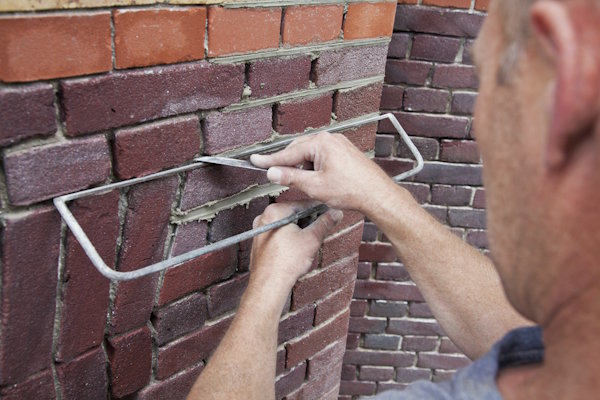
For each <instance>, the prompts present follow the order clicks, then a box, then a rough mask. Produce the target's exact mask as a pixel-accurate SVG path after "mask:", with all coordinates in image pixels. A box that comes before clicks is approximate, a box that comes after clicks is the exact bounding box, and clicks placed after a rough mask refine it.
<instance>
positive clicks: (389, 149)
mask: <svg viewBox="0 0 600 400" xmlns="http://www.w3.org/2000/svg"><path fill="white" fill-rule="evenodd" d="M394 141H395V140H394V137H393V136H391V135H377V137H376V138H375V157H390V156H391V155H392V153H393V151H394Z"/></svg>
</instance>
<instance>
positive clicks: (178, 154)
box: [113, 116, 200, 179]
mask: <svg viewBox="0 0 600 400" xmlns="http://www.w3.org/2000/svg"><path fill="white" fill-rule="evenodd" d="M113 148H114V157H115V173H116V175H117V176H118V177H119V178H121V179H129V178H133V177H136V176H141V175H148V174H151V173H153V172H158V171H160V170H162V169H166V168H169V167H174V166H176V165H179V164H182V163H184V162H186V161H190V160H191V159H193V158H194V156H195V155H198V154H199V153H200V123H199V120H198V117H196V116H189V117H179V118H174V119H171V120H166V121H160V122H154V123H151V124H147V125H142V126H137V127H135V128H126V129H120V130H117V131H116V132H115V140H114V146H113Z"/></svg>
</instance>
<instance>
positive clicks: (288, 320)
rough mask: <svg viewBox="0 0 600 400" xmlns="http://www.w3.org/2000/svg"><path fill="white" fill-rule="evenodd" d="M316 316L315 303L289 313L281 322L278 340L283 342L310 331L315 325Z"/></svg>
mask: <svg viewBox="0 0 600 400" xmlns="http://www.w3.org/2000/svg"><path fill="white" fill-rule="evenodd" d="M314 318H315V306H314V305H313V304H310V305H308V306H306V307H304V308H302V309H301V310H298V311H296V312H294V313H292V314H289V315H288V316H286V317H285V318H284V319H282V320H281V322H279V331H278V335H277V342H278V343H279V344H281V343H284V342H287V341H289V340H290V339H293V338H295V337H297V336H300V335H302V334H304V333H305V332H308V331H309V330H310V329H311V328H312V326H313V320H314Z"/></svg>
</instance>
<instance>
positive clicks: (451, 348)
mask: <svg viewBox="0 0 600 400" xmlns="http://www.w3.org/2000/svg"><path fill="white" fill-rule="evenodd" d="M438 351H439V352H440V353H457V354H460V353H461V351H460V349H459V348H458V347H456V345H455V344H454V343H452V340H450V339H448V338H442V341H441V342H440V348H439V350H438Z"/></svg>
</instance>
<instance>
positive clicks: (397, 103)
mask: <svg viewBox="0 0 600 400" xmlns="http://www.w3.org/2000/svg"><path fill="white" fill-rule="evenodd" d="M403 99H404V88H403V87H400V86H388V85H385V86H384V87H383V91H382V93H381V104H380V108H381V110H392V109H401V108H402V101H403Z"/></svg>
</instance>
